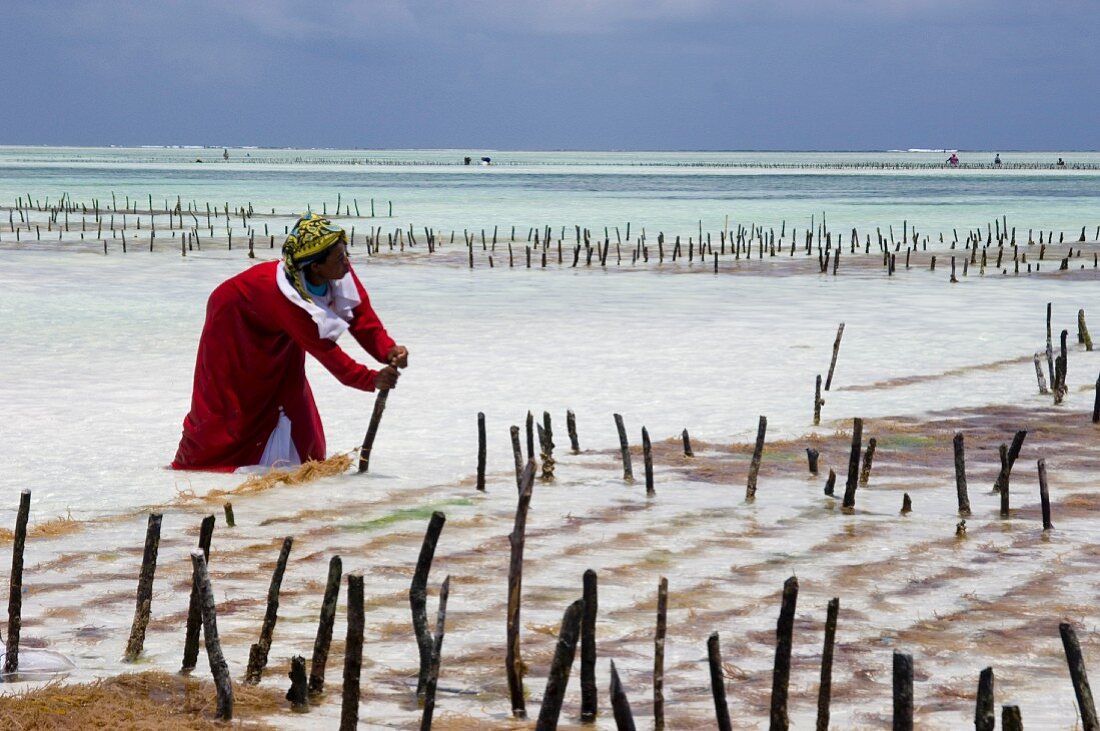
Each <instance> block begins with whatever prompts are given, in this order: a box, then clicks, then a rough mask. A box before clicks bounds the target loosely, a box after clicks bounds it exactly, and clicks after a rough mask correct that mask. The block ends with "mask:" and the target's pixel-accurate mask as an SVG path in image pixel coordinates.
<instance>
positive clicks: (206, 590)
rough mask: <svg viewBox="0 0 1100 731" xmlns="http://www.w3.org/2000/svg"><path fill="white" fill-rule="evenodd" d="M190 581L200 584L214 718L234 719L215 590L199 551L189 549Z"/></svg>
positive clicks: (230, 683)
mask: <svg viewBox="0 0 1100 731" xmlns="http://www.w3.org/2000/svg"><path fill="white" fill-rule="evenodd" d="M191 570H192V583H194V584H197V585H198V587H199V606H200V607H202V633H203V637H204V638H205V642H206V657H207V658H208V659H209V661H210V674H211V675H212V676H213V677H214V687H215V689H216V691H217V695H218V705H217V711H216V717H217V718H219V719H221V720H222V721H230V720H232V719H233V681H232V680H230V679H229V665H227V664H226V662H225V656H224V655H223V654H222V645H221V640H220V639H218V618H217V613H216V611H215V608H214V589H213V587H211V585H210V575H209V574H208V573H207V570H206V559H204V558H203V554H202V550H201V549H196V550H194V551H192V552H191Z"/></svg>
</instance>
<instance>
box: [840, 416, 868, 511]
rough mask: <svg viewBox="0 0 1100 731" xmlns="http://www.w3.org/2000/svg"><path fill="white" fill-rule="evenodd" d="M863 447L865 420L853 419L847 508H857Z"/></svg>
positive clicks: (845, 488)
mask: <svg viewBox="0 0 1100 731" xmlns="http://www.w3.org/2000/svg"><path fill="white" fill-rule="evenodd" d="M862 446H863V419H861V418H859V417H858V416H857V417H856V418H855V419H852V451H851V453H850V454H849V456H848V481H847V483H845V486H844V502H843V503H842V506H843V507H845V508H854V507H855V506H856V485H857V481H858V477H859V452H860V447H862Z"/></svg>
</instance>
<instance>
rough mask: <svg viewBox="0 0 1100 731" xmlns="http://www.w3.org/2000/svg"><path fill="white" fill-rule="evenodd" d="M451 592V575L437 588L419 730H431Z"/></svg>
mask: <svg viewBox="0 0 1100 731" xmlns="http://www.w3.org/2000/svg"><path fill="white" fill-rule="evenodd" d="M450 593H451V577H450V576H448V577H447V578H445V579H444V580H443V587H442V588H441V589H440V590H439V611H438V613H437V614H436V620H435V641H434V643H433V644H432V664H431V668H430V669H429V671H428V680H427V683H425V685H424V714H423V715H422V716H421V717H420V731H431V728H432V715H433V714H434V713H435V689H436V686H437V684H438V683H439V666H440V664H441V662H442V659H443V633H444V627H445V625H446V622H447V596H448V595H449V594H450Z"/></svg>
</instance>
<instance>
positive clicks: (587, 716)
mask: <svg viewBox="0 0 1100 731" xmlns="http://www.w3.org/2000/svg"><path fill="white" fill-rule="evenodd" d="M582 598H583V599H584V616H583V617H582V618H581V721H582V722H585V723H589V722H592V721H595V720H596V713H597V712H598V700H597V693H596V612H597V610H598V608H599V604H598V601H599V600H598V592H597V577H596V572H595V571H593V570H592V569H588V570H587V571H585V572H584V593H583V595H582Z"/></svg>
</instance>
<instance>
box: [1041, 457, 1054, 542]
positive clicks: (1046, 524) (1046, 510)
mask: <svg viewBox="0 0 1100 731" xmlns="http://www.w3.org/2000/svg"><path fill="white" fill-rule="evenodd" d="M1038 465H1039V502H1040V503H1041V504H1042V509H1043V530H1051V529H1052V528H1054V524H1053V523H1051V522H1050V493H1049V492H1048V491H1047V461H1046V460H1045V459H1040V460H1039V461H1038Z"/></svg>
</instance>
